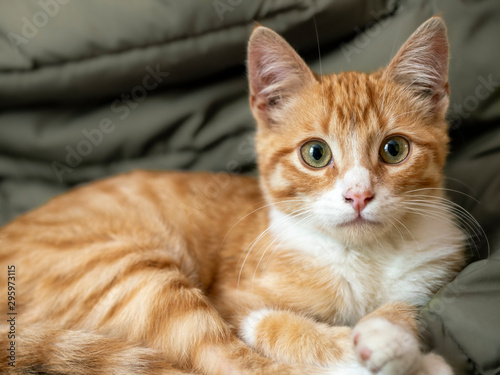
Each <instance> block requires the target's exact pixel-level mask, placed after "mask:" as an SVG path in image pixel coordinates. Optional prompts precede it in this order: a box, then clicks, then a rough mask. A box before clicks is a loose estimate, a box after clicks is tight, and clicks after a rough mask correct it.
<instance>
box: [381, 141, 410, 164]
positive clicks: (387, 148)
mask: <svg viewBox="0 0 500 375" xmlns="http://www.w3.org/2000/svg"><path fill="white" fill-rule="evenodd" d="M409 152H410V143H409V142H408V141H407V140H406V139H405V138H403V137H399V136H393V137H389V138H386V139H385V141H384V142H382V144H381V145H380V157H381V158H382V160H383V161H384V162H385V163H387V164H398V163H401V162H402V161H403V160H405V159H406V157H407V156H408V154H409Z"/></svg>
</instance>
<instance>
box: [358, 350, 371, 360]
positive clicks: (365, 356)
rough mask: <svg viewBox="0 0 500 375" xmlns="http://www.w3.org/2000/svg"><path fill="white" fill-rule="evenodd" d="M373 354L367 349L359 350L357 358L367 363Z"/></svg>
mask: <svg viewBox="0 0 500 375" xmlns="http://www.w3.org/2000/svg"><path fill="white" fill-rule="evenodd" d="M372 354H373V352H372V351H371V350H370V349H368V348H361V350H360V351H359V356H360V357H361V359H362V360H363V361H368V360H369V359H370V357H371V356H372Z"/></svg>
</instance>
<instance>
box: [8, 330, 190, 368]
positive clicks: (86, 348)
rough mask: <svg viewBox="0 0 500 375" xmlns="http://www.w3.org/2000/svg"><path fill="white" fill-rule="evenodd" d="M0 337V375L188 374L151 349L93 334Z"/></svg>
mask: <svg viewBox="0 0 500 375" xmlns="http://www.w3.org/2000/svg"><path fill="white" fill-rule="evenodd" d="M0 333H1V334H2V336H1V337H0V350H1V355H0V374H6V375H21V374H22V375H28V374H30V375H31V374H33V375H34V374H44V375H55V374H58V375H60V374H72V375H118V374H120V375H128V374H130V375H132V374H134V375H135V374H137V375H160V374H161V375H186V374H187V373H186V372H184V371H182V370H178V369H175V368H173V367H172V366H171V365H169V364H168V363H166V362H165V361H164V360H163V359H162V355H161V353H159V352H157V351H155V350H153V349H148V348H144V347H138V346H136V345H133V344H130V343H127V342H125V341H123V340H118V339H114V338H110V337H105V336H102V335H99V334H96V333H89V332H83V331H69V330H55V329H49V330H46V329H40V330H35V329H31V330H23V331H22V334H21V335H20V336H18V335H17V334H15V338H14V336H12V333H11V334H9V332H7V331H6V330H4V329H0ZM9 336H10V338H9Z"/></svg>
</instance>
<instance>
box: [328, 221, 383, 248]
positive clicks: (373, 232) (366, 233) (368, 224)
mask: <svg viewBox="0 0 500 375" xmlns="http://www.w3.org/2000/svg"><path fill="white" fill-rule="evenodd" d="M387 230H388V226H387V225H385V224H384V223H382V222H380V221H375V220H369V219H366V218H363V217H357V218H355V219H352V220H349V221H345V222H342V223H338V224H336V225H335V226H333V227H332V228H331V231H330V235H331V236H332V237H334V238H336V239H337V240H340V241H341V242H344V243H349V244H356V245H363V244H367V243H371V242H373V241H376V240H377V239H378V238H379V237H383V236H384V234H385V233H386V232H387Z"/></svg>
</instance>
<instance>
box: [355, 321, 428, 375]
mask: <svg viewBox="0 0 500 375" xmlns="http://www.w3.org/2000/svg"><path fill="white" fill-rule="evenodd" d="M353 340H354V352H355V354H356V357H357V359H358V361H359V363H361V364H362V365H363V366H365V367H366V368H367V369H368V370H370V371H371V372H372V373H374V374H380V375H410V374H411V375H413V374H418V373H419V372H420V371H419V369H420V368H421V367H422V354H421V352H420V348H419V346H418V342H417V339H416V338H415V337H414V336H413V334H412V333H411V332H409V331H407V330H405V329H404V328H403V327H400V326H398V325H396V324H392V323H391V322H389V321H388V320H386V319H384V318H371V319H368V320H365V321H363V322H361V323H359V324H358V325H357V326H356V327H355V328H354V330H353Z"/></svg>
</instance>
